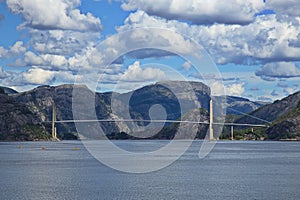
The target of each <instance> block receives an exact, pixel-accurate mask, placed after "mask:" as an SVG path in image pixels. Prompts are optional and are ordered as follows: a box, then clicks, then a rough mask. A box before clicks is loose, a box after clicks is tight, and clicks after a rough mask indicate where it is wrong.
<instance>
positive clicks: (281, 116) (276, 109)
mask: <svg viewBox="0 0 300 200" xmlns="http://www.w3.org/2000/svg"><path fill="white" fill-rule="evenodd" d="M250 115H251V117H250V116H244V117H242V118H239V119H238V120H236V121H235V122H236V123H242V124H243V123H248V124H267V125H269V127H268V128H267V129H266V130H264V131H263V132H264V136H265V137H266V138H267V139H270V140H280V139H300V92H296V93H294V94H292V95H289V96H288V97H285V98H283V99H281V100H276V101H275V102H273V103H272V104H268V105H265V106H262V107H260V108H259V109H257V110H255V111H253V112H251V113H250Z"/></svg>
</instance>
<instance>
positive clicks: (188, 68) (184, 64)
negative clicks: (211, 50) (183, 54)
mask: <svg viewBox="0 0 300 200" xmlns="http://www.w3.org/2000/svg"><path fill="white" fill-rule="evenodd" d="M182 67H183V69H185V71H187V72H188V71H190V69H191V67H192V65H191V63H189V62H187V61H185V62H184V63H183V64H182Z"/></svg>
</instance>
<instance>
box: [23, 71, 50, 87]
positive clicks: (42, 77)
mask: <svg viewBox="0 0 300 200" xmlns="http://www.w3.org/2000/svg"><path fill="white" fill-rule="evenodd" d="M54 75H55V72H53V71H49V70H44V69H39V68H31V69H29V70H28V71H27V72H25V73H23V77H24V79H25V81H26V82H27V83H30V84H37V85H40V84H49V83H50V82H51V81H52V80H53V78H54Z"/></svg>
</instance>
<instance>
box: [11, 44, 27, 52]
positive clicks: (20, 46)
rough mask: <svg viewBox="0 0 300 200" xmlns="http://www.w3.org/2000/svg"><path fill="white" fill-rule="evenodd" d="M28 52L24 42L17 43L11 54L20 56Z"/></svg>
mask: <svg viewBox="0 0 300 200" xmlns="http://www.w3.org/2000/svg"><path fill="white" fill-rule="evenodd" d="M25 51H26V48H25V47H24V46H23V41H17V42H16V43H15V44H14V45H13V46H12V47H10V53H13V54H19V53H23V52H25Z"/></svg>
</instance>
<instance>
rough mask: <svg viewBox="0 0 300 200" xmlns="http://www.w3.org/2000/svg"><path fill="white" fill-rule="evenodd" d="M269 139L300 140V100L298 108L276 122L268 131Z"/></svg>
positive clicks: (292, 109)
mask: <svg viewBox="0 0 300 200" xmlns="http://www.w3.org/2000/svg"><path fill="white" fill-rule="evenodd" d="M266 133H267V135H268V138H269V139H273V140H278V139H297V140H300V99H299V101H298V104H297V106H296V108H291V109H290V110H289V111H288V112H287V113H286V114H284V115H282V116H281V117H280V118H279V119H277V120H275V121H274V122H273V123H272V125H271V126H270V128H268V129H267V132H266Z"/></svg>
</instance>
